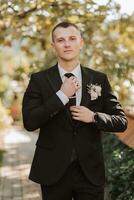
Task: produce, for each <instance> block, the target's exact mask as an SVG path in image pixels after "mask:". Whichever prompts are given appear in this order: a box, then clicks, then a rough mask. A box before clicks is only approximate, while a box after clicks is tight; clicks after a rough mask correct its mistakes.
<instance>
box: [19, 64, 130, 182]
mask: <svg viewBox="0 0 134 200" xmlns="http://www.w3.org/2000/svg"><path fill="white" fill-rule="evenodd" d="M81 70H82V100H81V105H82V106H86V107H87V108H89V109H91V110H92V111H94V112H97V121H96V122H95V123H84V122H80V121H78V122H77V124H76V126H73V123H72V119H71V116H70V113H69V111H68V110H67V108H66V106H64V105H63V103H62V102H61V100H60V99H59V97H58V96H57V95H56V92H57V91H58V90H59V89H60V87H61V84H62V80H61V78H60V75H59V71H58V67H57V65H55V66H53V67H51V68H49V69H47V70H45V71H41V72H38V73H35V74H32V76H31V80H30V82H29V85H28V87H27V89H26V92H25V94H24V98H23V107H22V112H23V122H24V127H25V128H26V129H27V130H28V131H34V130H36V129H38V128H39V129H40V132H39V137H38V140H37V143H36V145H37V147H36V150H35V155H34V159H33V162H32V167H31V172H30V176H29V177H30V179H31V180H33V181H35V182H37V183H43V184H47V185H50V184H53V183H55V182H56V181H58V180H59V179H60V178H61V177H62V175H63V173H64V172H65V170H66V168H67V167H68V165H69V164H70V158H71V153H72V148H73V145H74V146H75V148H76V151H77V153H78V158H79V162H80V165H81V168H82V169H83V172H84V173H85V175H86V177H87V178H88V179H89V180H90V181H92V182H93V183H94V184H97V185H101V184H104V181H105V173H104V171H105V170H104V161H103V152H102V144H101V133H102V131H105V132H121V131H124V130H125V129H126V127H127V120H126V117H125V114H124V112H123V110H122V108H121V105H120V104H119V102H118V101H117V99H116V97H115V96H114V95H113V93H112V91H111V87H110V84H109V82H108V79H107V77H106V75H105V74H103V73H101V72H97V71H94V70H92V69H89V68H84V67H82V66H81ZM87 84H88V85H90V84H94V85H95V84H98V85H100V86H101V88H102V92H101V96H99V97H98V98H97V99H95V100H91V98H90V95H89V93H88V91H87Z"/></svg>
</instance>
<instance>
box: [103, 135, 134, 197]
mask: <svg viewBox="0 0 134 200" xmlns="http://www.w3.org/2000/svg"><path fill="white" fill-rule="evenodd" d="M103 143H104V155H105V161H106V163H105V164H106V170H107V171H106V174H107V177H108V187H109V190H110V195H111V199H112V200H133V199H134V150H133V149H131V148H129V147H128V146H126V145H125V144H123V143H121V142H120V141H119V140H118V139H117V137H116V136H114V135H113V134H104V138H103Z"/></svg>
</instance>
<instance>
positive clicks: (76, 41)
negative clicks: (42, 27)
mask: <svg viewBox="0 0 134 200" xmlns="http://www.w3.org/2000/svg"><path fill="white" fill-rule="evenodd" d="M53 39H54V41H53V43H52V46H53V47H54V49H55V51H56V54H57V57H58V58H59V59H62V60H64V61H71V60H74V59H76V58H78V57H79V54H80V50H81V49H82V47H83V39H82V38H81V35H80V32H79V31H78V30H77V29H76V28H75V27H73V26H69V27H67V28H63V27H58V28H56V29H55V31H54V33H53Z"/></svg>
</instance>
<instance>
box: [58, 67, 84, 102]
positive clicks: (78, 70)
mask: <svg viewBox="0 0 134 200" xmlns="http://www.w3.org/2000/svg"><path fill="white" fill-rule="evenodd" d="M58 70H59V73H60V77H61V80H62V82H64V80H65V79H66V78H67V77H65V74H66V73H68V72H67V71H66V70H65V69H64V68H62V67H61V66H60V65H59V64H58ZM69 73H72V74H74V76H76V77H77V79H78V81H79V83H80V86H81V87H80V88H79V89H78V90H77V92H76V105H80V102H81V97H82V76H81V67H80V64H78V65H77V66H76V68H75V69H74V70H73V71H71V72H69ZM56 94H57V96H58V97H59V98H60V100H61V101H62V103H63V104H64V105H66V104H67V103H68V102H69V98H68V97H67V96H66V95H65V94H64V93H63V92H62V91H61V90H58V92H56Z"/></svg>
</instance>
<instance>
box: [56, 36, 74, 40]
mask: <svg viewBox="0 0 134 200" xmlns="http://www.w3.org/2000/svg"><path fill="white" fill-rule="evenodd" d="M69 37H75V38H76V37H77V36H76V35H70V36H69ZM56 39H64V37H62V36H61V37H57V38H56Z"/></svg>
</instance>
